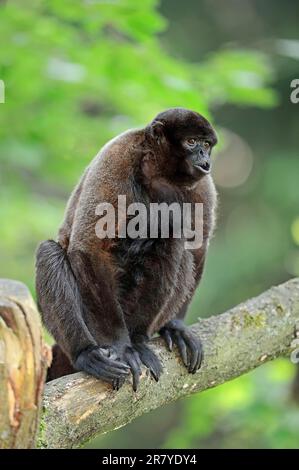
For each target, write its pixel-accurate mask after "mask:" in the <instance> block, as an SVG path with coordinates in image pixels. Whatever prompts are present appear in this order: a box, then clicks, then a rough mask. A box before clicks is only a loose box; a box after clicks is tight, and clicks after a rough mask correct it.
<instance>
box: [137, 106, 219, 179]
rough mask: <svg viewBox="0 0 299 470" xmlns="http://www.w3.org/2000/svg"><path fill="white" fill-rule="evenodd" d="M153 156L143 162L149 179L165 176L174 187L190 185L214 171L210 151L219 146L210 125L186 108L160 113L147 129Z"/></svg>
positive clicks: (144, 170) (144, 171)
mask: <svg viewBox="0 0 299 470" xmlns="http://www.w3.org/2000/svg"><path fill="white" fill-rule="evenodd" d="M146 136H147V139H148V140H149V141H150V145H151V146H153V154H154V157H153V155H152V156H151V154H149V155H148V156H147V157H146V158H145V160H144V161H143V173H144V174H145V176H146V177H149V178H152V179H154V178H155V177H164V178H166V179H167V180H168V181H169V182H171V183H173V184H178V185H180V186H186V187H188V186H190V185H192V184H194V183H195V182H196V181H197V180H199V179H201V178H202V177H203V176H204V175H207V174H209V173H210V170H211V151H212V148H213V147H214V145H215V144H216V143H217V137H216V133H215V131H214V129H213V127H212V126H211V124H210V123H209V122H208V121H207V119H205V118H204V117H203V116H201V115H200V114H198V113H196V112H195V111H190V110H187V109H184V108H173V109H168V110H167V111H164V112H162V113H160V114H158V115H157V116H156V117H155V119H154V120H153V121H152V122H151V123H150V124H149V125H148V126H147V127H146Z"/></svg>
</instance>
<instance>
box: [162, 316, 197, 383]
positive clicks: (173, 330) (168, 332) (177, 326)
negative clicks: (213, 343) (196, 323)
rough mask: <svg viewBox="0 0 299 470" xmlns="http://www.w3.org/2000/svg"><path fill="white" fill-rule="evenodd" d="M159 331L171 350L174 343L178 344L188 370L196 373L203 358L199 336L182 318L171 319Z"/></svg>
mask: <svg viewBox="0 0 299 470" xmlns="http://www.w3.org/2000/svg"><path fill="white" fill-rule="evenodd" d="M159 333H160V335H161V336H162V338H163V339H164V340H165V342H166V344H167V346H168V349H169V351H172V349H173V344H175V345H176V346H177V348H178V350H179V353H180V356H181V358H182V360H183V363H184V365H185V366H186V367H187V369H188V372H190V373H191V374H195V372H196V371H197V370H198V369H199V368H200V366H201V363H202V359H203V351H202V345H201V341H200V340H199V338H197V336H195V335H194V334H193V333H192V332H191V331H190V330H189V329H188V328H187V327H186V326H185V325H184V324H183V322H182V321H181V320H172V321H170V322H169V323H167V324H166V325H165V326H164V327H163V328H161V330H160V332H159Z"/></svg>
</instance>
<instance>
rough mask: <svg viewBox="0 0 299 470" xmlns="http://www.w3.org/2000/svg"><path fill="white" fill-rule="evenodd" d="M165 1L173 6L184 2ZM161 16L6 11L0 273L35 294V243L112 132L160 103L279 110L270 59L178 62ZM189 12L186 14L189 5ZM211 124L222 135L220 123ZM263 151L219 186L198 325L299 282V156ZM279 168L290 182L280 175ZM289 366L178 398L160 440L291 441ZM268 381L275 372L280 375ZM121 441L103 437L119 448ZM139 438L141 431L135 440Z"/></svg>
mask: <svg viewBox="0 0 299 470" xmlns="http://www.w3.org/2000/svg"><path fill="white" fill-rule="evenodd" d="M172 5H173V7H174V10H175V9H176V8H178V7H179V5H180V3H179V2H173V3H172ZM194 5H195V3H194ZM158 8H159V2H158V1H156V0H142V1H140V0H102V1H100V0H99V1H83V0H82V1H81V0H78V1H73V0H63V1H61V0H27V1H26V5H25V3H24V1H23V0H10V1H9V2H6V4H5V5H3V2H2V3H1V5H0V43H1V44H2V46H3V47H2V50H1V56H0V79H2V80H4V82H5V95H6V96H5V97H6V101H5V104H0V168H1V171H0V198H1V205H0V217H1V221H2V223H1V225H0V238H1V245H0V277H9V278H15V279H19V280H22V281H24V282H25V283H26V284H27V285H29V286H30V287H31V289H32V291H34V289H33V283H34V268H33V265H34V251H35V248H36V246H37V244H38V242H39V241H41V240H43V239H46V238H51V237H52V238H53V237H54V238H55V234H56V233H57V228H58V226H59V223H60V221H61V219H62V216H63V211H64V206H65V201H66V199H67V196H68V194H69V192H70V191H71V189H72V187H73V185H74V184H75V182H76V181H77V179H78V178H79V176H80V174H81V173H82V170H83V169H84V167H86V165H87V164H88V163H89V161H90V160H91V158H92V157H93V156H94V155H95V154H96V152H97V151H98V149H99V148H100V147H101V145H102V144H103V143H105V142H106V141H107V140H108V139H109V138H111V137H113V136H114V135H116V134H118V133H120V132H121V131H123V130H125V129H127V128H130V127H133V126H143V125H144V124H145V123H146V122H148V120H150V119H152V118H153V117H154V115H155V114H156V113H158V112H159V111H161V110H162V109H163V108H167V107H175V106H184V107H188V108H192V109H195V110H197V111H199V112H201V113H203V114H205V115H207V116H209V115H210V117H211V113H212V112H213V116H214V117H215V116H217V113H218V116H221V110H222V109H225V110H227V109H230V108H232V105H234V106H235V105H238V107H239V108H238V109H241V110H242V109H243V107H245V106H252V107H259V108H260V109H265V110H268V108H269V107H271V106H274V105H277V103H278V100H277V95H276V93H275V92H274V90H273V88H272V87H271V86H270V85H271V82H272V81H273V80H274V79H275V74H274V73H273V67H272V65H270V59H269V57H268V56H267V55H266V54H263V53H262V52H261V51H256V50H254V49H251V50H250V49H249V48H246V49H244V48H240V47H237V45H236V44H234V46H230V47H221V48H219V49H216V50H215V48H214V49H213V52H212V53H209V54H206V55H205V56H204V57H200V59H199V58H197V60H195V61H192V62H191V61H189V60H187V59H186V57H185V56H184V55H182V54H181V57H179V56H178V54H177V53H176V52H177V51H176V48H177V46H178V44H176V43H175V44H173V47H172V52H170V51H167V50H166V47H165V45H164V42H163V37H165V34H167V28H168V21H167V20H166V19H165V18H164V17H163V16H162V15H161V13H160V12H159V11H158ZM218 8H219V10H221V8H223V7H221V6H219V7H218ZM170 13H171V12H169V14H170ZM186 15H187V16H188V15H189V17H190V18H191V17H192V9H190V11H189V10H188V11H186ZM192 20H193V21H194V18H192ZM196 21H198V22H200V21H201V18H197V20H196ZM205 21H207V20H205ZM187 33H188V31H187V30H186V34H187ZM214 33H215V34H216V31H214V32H213V35H215V34H214ZM221 44H222V42H221ZM193 47H194V50H196V49H197V43H196V41H194V44H193ZM169 49H170V48H169ZM233 109H234V112H236V109H237V108H236V106H235V107H234V108H233ZM247 109H249V108H247ZM251 109H252V108H251ZM219 110H220V111H219ZM264 112H267V111H264ZM248 113H249V111H247V110H246V113H244V114H242V119H241V120H240V121H242V123H244V125H243V128H242V129H240V133H242V131H244V129H245V128H246V131H247V129H250V128H252V127H253V128H254V130H255V131H254V139H252V140H251V142H252V145H253V146H254V145H255V144H256V146H260V147H261V148H262V147H263V146H264V139H262V138H260V140H259V138H258V130H259V129H261V128H263V126H264V121H263V119H264V117H262V118H261V119H262V122H260V123H259V124H257V122H256V121H254V120H253V119H251V118H250V117H248V116H249V114H248ZM273 115H274V113H273ZM258 116H264V115H261V114H259V115H258ZM268 119H269V117H268ZM219 122H221V123H222V125H223V126H227V127H230V124H228V123H227V122H226V121H225V118H223V117H222V118H221V117H220V118H219ZM279 124H280V125H281V123H279ZM217 127H218V126H217ZM235 127H236V129H234V131H235V132H237V127H238V126H237V124H236V126H235ZM279 129H280V127H279ZM275 132H276V131H275V130H274V131H273V132H272V133H271V135H272V134H273V135H274V134H275ZM243 133H244V134H245V135H246V132H245V131H244V132H243ZM248 140H250V138H249V135H248ZM223 145H224V143H223V142H221V145H220V148H221V146H222V147H223ZM263 148H264V147H263ZM267 152H268V153H267V155H268V156H269V155H271V158H270V157H269V158H266V157H265V159H264V160H263V161H262V162H259V163H260V164H259V165H258V169H257V166H255V171H253V173H252V175H251V177H250V179H249V181H248V183H246V184H244V185H242V186H241V187H240V188H236V189H226V190H223V191H222V194H221V201H222V204H221V217H220V222H219V229H218V235H217V237H216V239H215V241H214V242H213V243H212V247H211V250H210V256H209V260H208V265H207V271H206V275H205V277H204V281H203V284H202V289H201V295H199V293H197V294H196V296H195V299H194V303H193V306H192V308H191V318H193V320H194V319H195V318H196V316H198V314H199V312H200V313H201V314H202V315H204V314H211V313H214V312H216V311H221V310H223V309H225V308H227V307H229V306H230V305H232V304H234V303H236V302H237V301H238V300H242V299H244V298H247V297H248V296H249V295H253V294H256V293H258V292H260V291H261V290H263V289H264V288H266V287H268V286H269V285H270V284H271V283H272V282H275V281H276V280H277V279H279V280H281V278H283V277H286V275H287V273H286V271H284V269H283V268H281V266H286V264H287V265H288V266H289V268H288V269H289V271H288V272H291V273H293V274H299V255H298V253H297V251H298V250H297V248H296V246H297V245H298V244H299V243H298V227H297V225H296V220H297V219H298V189H297V175H298V159H297V158H296V156H295V155H294V154H293V153H292V152H291V151H289V150H288V151H287V149H286V148H285V146H284V145H282V146H281V147H280V149H278V150H277V149H275V154H274V152H272V150H271V151H270V150H269V149H268V150H267ZM282 156H283V158H282ZM256 163H257V162H255V165H256ZM286 167H287V168H288V178H285V179H281V174H283V173H284V171H285V169H286ZM278 185H280V188H281V191H280V192H278V191H277V186H278ZM281 220H283V221H284V223H283V224H282V223H281ZM291 227H292V229H291ZM269 233H271V243H269ZM291 250H294V253H293V252H292V251H291ZM295 250H296V251H295ZM289 258H290V259H291V261H290V262H289V261H288V259H289ZM285 368H286V366H285V365H282V363H281V364H280V365H279V366H277V367H276V366H273V367H272V368H271V367H270V368H269V369H267V370H268V371H270V372H271V371H272V372H271V373H270V372H269V373H267V374H266V375H265V377H264V375H263V374H262V373H261V372H257V373H256V374H255V375H254V376H246V377H243V378H241V379H240V380H239V381H236V382H233V383H231V384H227V385H225V386H223V387H222V388H220V389H219V391H218V389H217V390H214V391H211V392H208V393H206V394H203V395H199V396H195V397H193V398H192V399H190V400H186V401H185V402H184V410H183V411H184V414H183V417H182V420H181V424H178V428H177V429H174V430H173V431H172V432H171V434H170V436H169V438H168V439H167V440H166V442H167V445H169V446H179V447H190V446H192V445H198V446H201V447H204V445H207V446H209V445H210V446H213V445H216V444H217V442H219V445H221V446H223V447H230V446H241V445H243V444H244V445H246V442H247V441H248V444H247V445H248V446H254V443H255V442H257V439H261V441H260V442H261V443H263V444H264V445H265V446H267V447H275V446H281V445H283V446H286V447H293V446H294V445H295V441H296V436H295V434H294V432H295V431H294V429H295V428H296V426H295V424H294V420H295V418H294V416H295V415H294V416H293V415H291V413H292V411H288V405H286V404H285V402H283V404H280V401H279V399H278V398H277V397H278V395H279V393H284V395H283V396H284V397H286V385H287V380H289V375H290V373H291V369H290V368H287V369H288V370H287V373H286V375H283V374H284V372H283V371H284V370H285ZM271 374H272V375H271ZM273 374H274V375H273ZM275 374H282V375H281V376H280V377H281V379H279V380H278V381H277V380H276V379H275V377H276V376H275ZM272 384H273V393H272V394H270V395H269V394H267V390H268V389H270V388H271V387H272ZM281 390H282V391H281ZM275 394H277V396H276V395H275ZM268 395H269V396H268ZM274 395H275V396H274ZM145 419H146V418H145ZM159 419H160V423H161V422H162V421H163V418H161V417H160V411H159ZM256 422H258V434H256V432H255V423H256ZM247 423H248V424H247ZM264 423H266V424H267V429H268V430H267V432H266V431H265V424H264ZM174 424H175V423H173V422H172V424H171V427H173V426H174ZM141 426H142V425H141ZM159 426H160V424H159V422H158V423H157V426H156V427H155V428H154V429H155V431H154V432H153V433H152V435H148V439H149V440H151V439H152V440H154V439H155V435H156V434H157V432H156V430H157V428H158V427H159ZM128 429H130V428H128ZM223 430H224V431H225V430H228V431H227V432H226V433H225V432H223ZM297 430H298V428H297ZM126 432H132V431H130V430H129V431H126ZM217 433H220V438H219V437H217V436H218V434H217ZM263 433H264V436H263V439H262V438H260V436H262V434H263ZM117 435H118V434H117V433H114V434H113V435H112V436H111V438H110V439H111V440H112V441H113V442H117ZM142 435H143V434H142V429H141V428H140V427H138V425H137V432H136V443H137V441H138V439H139V440H140V439H141V438H142ZM140 436H141V437H140ZM217 439H218V440H217ZM103 442H104V441H103ZM105 442H106V441H105ZM121 442H122V441H121V438H120V442H119V445H120V446H121ZM134 442H135V441H134ZM215 443H216V444H215ZM98 445H101V444H98ZM108 445H109V446H111V441H110V444H108Z"/></svg>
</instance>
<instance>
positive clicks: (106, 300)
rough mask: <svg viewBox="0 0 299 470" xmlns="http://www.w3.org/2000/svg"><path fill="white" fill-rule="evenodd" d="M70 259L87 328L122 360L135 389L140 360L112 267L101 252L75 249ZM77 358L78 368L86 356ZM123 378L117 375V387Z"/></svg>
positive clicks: (114, 358) (139, 373) (112, 354)
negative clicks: (130, 374) (133, 343)
mask: <svg viewBox="0 0 299 470" xmlns="http://www.w3.org/2000/svg"><path fill="white" fill-rule="evenodd" d="M69 259H70V264H71V266H72V269H73V271H74V274H75V276H76V279H77V283H78V286H79V291H80V294H81V297H82V299H83V304H84V308H83V318H84V321H85V323H86V325H87V328H88V329H89V331H92V334H93V337H94V338H95V340H96V342H97V344H98V345H100V346H102V347H104V348H105V349H107V350H108V353H109V354H108V355H109V356H110V358H112V359H113V360H119V361H121V362H122V363H125V364H127V365H128V366H129V368H130V369H131V372H132V375H133V389H134V390H135V391H136V390H137V387H138V384H139V378H140V375H141V361H140V358H139V354H138V352H137V351H136V350H135V349H134V348H133V347H132V344H131V339H130V336H129V332H128V329H127V326H126V323H125V320H124V315H123V311H122V308H121V305H120V303H119V302H118V299H117V288H116V285H115V280H114V279H113V274H112V273H111V266H110V264H109V262H107V259H106V257H105V254H104V253H101V252H99V251H98V252H96V254H95V255H94V256H93V257H91V256H90V255H89V254H87V253H85V252H83V251H81V250H74V251H71V252H69ZM84 354H85V353H84V352H83V356H82V354H81V357H79V358H78V360H79V362H78V365H79V367H82V366H81V361H83V363H84V361H85V356H84ZM124 381H125V377H124V376H121V377H119V380H118V382H117V384H116V388H119V387H121V386H122V385H123V383H124Z"/></svg>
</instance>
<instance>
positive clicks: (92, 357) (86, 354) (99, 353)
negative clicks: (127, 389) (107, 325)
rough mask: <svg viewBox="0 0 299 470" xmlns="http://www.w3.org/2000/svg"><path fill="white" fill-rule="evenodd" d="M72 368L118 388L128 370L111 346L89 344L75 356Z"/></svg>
mask: <svg viewBox="0 0 299 470" xmlns="http://www.w3.org/2000/svg"><path fill="white" fill-rule="evenodd" d="M74 368H75V369H76V370H78V371H84V372H86V373H87V374H90V375H93V376H94V377H96V378H98V379H102V380H104V381H105V382H109V383H111V384H112V386H113V388H114V389H116V390H118V389H119V388H120V387H121V386H122V385H123V383H124V381H125V378H126V377H127V376H128V374H129V372H130V368H129V366H128V365H127V364H125V363H124V362H121V361H120V360H119V357H118V355H117V352H116V351H115V349H113V348H112V347H111V348H110V347H103V348H100V347H99V346H91V347H89V348H87V349H84V350H83V351H82V352H81V353H80V354H79V356H78V357H77V359H76V361H75V363H74Z"/></svg>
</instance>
